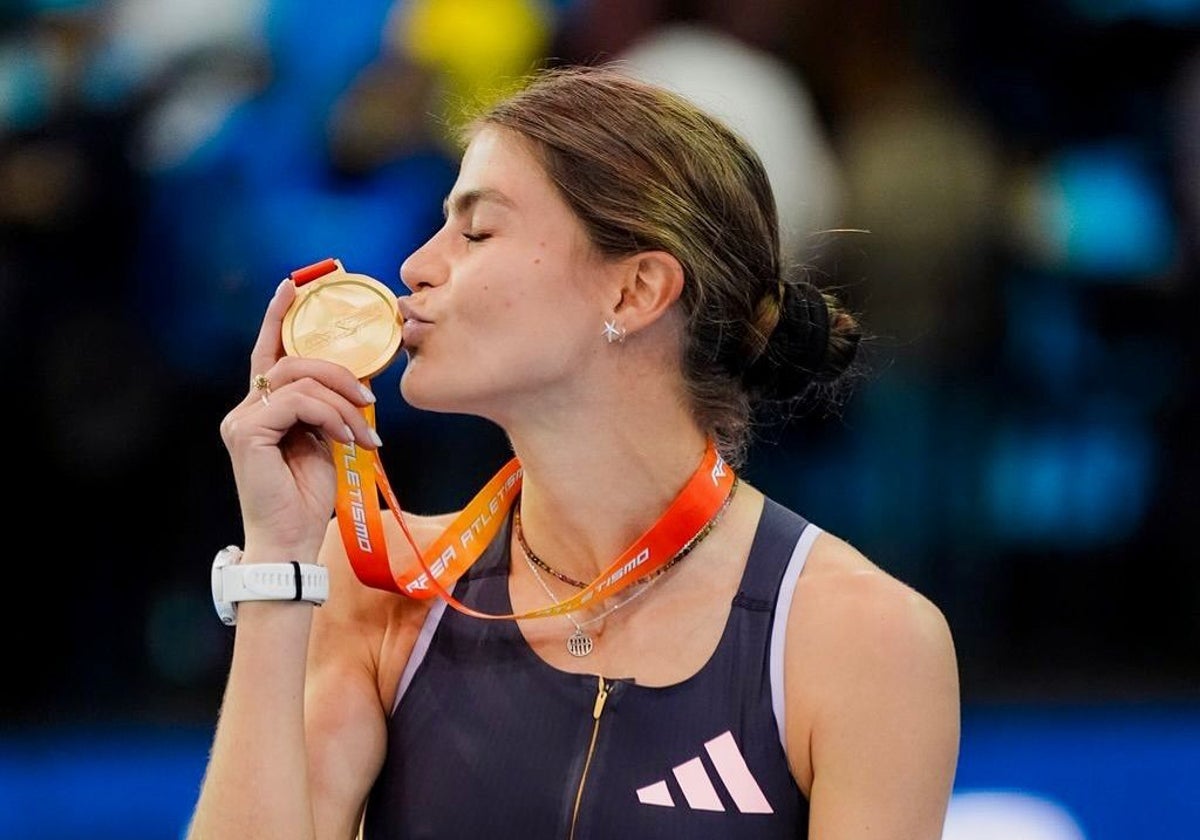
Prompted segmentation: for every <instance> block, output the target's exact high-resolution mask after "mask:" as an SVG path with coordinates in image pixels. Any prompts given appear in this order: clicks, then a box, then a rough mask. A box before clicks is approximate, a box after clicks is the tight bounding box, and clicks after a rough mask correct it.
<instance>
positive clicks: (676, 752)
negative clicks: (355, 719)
mask: <svg viewBox="0 0 1200 840" xmlns="http://www.w3.org/2000/svg"><path fill="white" fill-rule="evenodd" d="M509 527H510V526H508V525H506V526H504V527H503V528H502V530H501V532H500V533H499V534H498V535H497V537H496V539H494V540H493V542H492V544H491V545H490V546H489V547H488V549H487V550H486V551H485V552H484V554H483V555H482V556H481V557H480V559H479V560H478V561H477V562H476V563H475V565H474V566H473V567H472V568H471V569H470V570H469V571H468V573H467V574H466V575H465V576H464V577H463V578H462V579H460V580H459V581H458V583H457V585H456V586H455V589H454V596H455V597H456V598H458V599H459V600H460V601H462V602H463V603H465V604H467V605H469V606H472V607H474V608H475V609H479V610H486V611H488V612H491V613H508V612H511V611H512V605H511V602H510V600H509V593H508V571H509V561H510V557H509V551H508V546H509V545H510V540H509ZM818 533H819V529H818V528H817V527H816V526H813V525H810V524H809V523H807V522H806V521H805V520H804V519H802V518H801V517H800V516H798V515H797V514H795V513H793V512H792V511H790V510H788V509H786V508H784V507H783V506H782V505H779V504H778V503H776V502H773V501H772V500H770V499H767V500H766V503H765V506H764V508H763V513H762V516H761V519H760V520H759V523H758V527H757V530H756V532H755V536H754V540H753V543H752V545H751V548H750V555H749V558H748V560H747V563H746V568H745V571H744V572H743V575H742V581H741V584H740V587H739V590H738V592H737V594H736V596H735V597H734V599H733V606H732V609H731V610H730V613H729V618H728V620H727V622H726V625H725V630H724V632H723V634H722V636H721V639H720V642H719V643H718V645H717V648H716V650H715V651H714V653H713V654H712V656H711V657H710V659H709V660H708V662H707V663H705V664H704V665H703V666H702V667H701V669H700V670H699V671H698V672H697V673H696V674H694V675H693V676H691V677H690V678H688V679H686V680H684V681H683V682H680V683H677V684H675V685H671V686H666V687H660V688H652V687H647V686H640V685H636V684H635V683H633V682H632V681H629V680H613V679H608V680H606V681H605V682H606V685H607V686H608V691H609V693H608V696H607V698H606V700H605V702H604V704H603V707H602V709H601V712H600V716H599V718H594V717H593V711H594V709H595V707H596V701H597V693H598V690H599V677H597V676H595V675H587V674H571V673H566V672H564V671H559V670H558V669H556V668H554V667H552V666H551V665H549V664H548V663H546V662H545V661H544V660H542V659H541V658H539V657H538V656H537V654H536V653H534V651H533V650H532V649H531V648H530V647H529V645H528V644H527V643H526V641H525V638H524V636H522V635H521V632H520V629H519V628H518V627H517V625H516V623H515V622H512V621H500V620H491V621H482V620H479V619H474V618H471V617H469V616H465V615H463V614H461V613H459V612H457V611H456V610H452V609H446V604H445V602H444V601H440V600H439V601H438V602H437V603H436V604H435V605H434V606H433V608H432V609H431V611H430V613H429V616H428V617H427V619H426V621H425V625H424V627H423V628H422V630H421V632H420V634H419V636H418V639H417V642H416V644H415V646H414V649H413V652H412V655H411V657H410V660H409V663H408V666H407V667H406V669H405V671H404V673H403V675H402V676H401V678H400V683H399V688H398V692H397V699H396V705H395V707H394V708H393V711H392V715H391V718H390V721H389V723H388V746H387V756H386V759H385V762H384V766H383V769H382V771H381V772H380V775H379V777H378V778H377V779H376V781H375V784H374V786H373V788H372V790H371V793H370V796H369V798H368V800H367V808H366V814H365V822H364V826H363V829H364V831H363V837H364V840H401V838H403V839H404V840H415V838H439V839H440V840H466V839H467V838H475V837H498V838H515V839H519V840H566V839H567V838H569V837H571V836H572V834H571V827H572V824H574V826H575V828H574V835H573V836H574V838H575V840H615V838H631V840H650V838H687V840H710V839H711V840H728V838H731V837H736V838H739V840H759V839H760V838H762V840H766V838H772V839H773V838H788V839H789V840H796V838H803V837H805V836H807V833H808V830H807V826H808V802H807V801H806V800H805V798H804V796H803V794H802V793H801V791H800V789H799V788H798V787H797V785H796V783H795V780H794V779H793V778H792V775H791V772H790V771H789V769H788V764H787V758H786V755H785V753H784V748H783V743H782V737H781V735H780V733H781V732H783V731H784V728H783V712H784V709H783V640H784V635H785V634H784V625H785V624H786V621H787V611H788V607H789V606H790V604H791V599H792V593H793V591H794V588H795V584H796V579H797V578H798V577H799V574H800V571H801V570H802V568H803V566H804V561H805V559H806V557H807V555H808V551H809V548H810V547H811V545H812V543H813V541H814V540H815V539H816V537H817V535H818ZM546 620H552V619H546ZM564 623H565V622H564ZM670 632H671V629H670V628H669V627H664V628H663V633H664V634H670ZM589 757H590V758H589Z"/></svg>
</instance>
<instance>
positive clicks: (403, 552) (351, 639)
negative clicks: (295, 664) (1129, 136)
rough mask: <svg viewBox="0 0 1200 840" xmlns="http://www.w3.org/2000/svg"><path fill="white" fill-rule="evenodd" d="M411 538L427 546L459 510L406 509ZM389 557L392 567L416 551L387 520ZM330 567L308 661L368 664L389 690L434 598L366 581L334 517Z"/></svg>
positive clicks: (326, 554)
mask: <svg viewBox="0 0 1200 840" xmlns="http://www.w3.org/2000/svg"><path fill="white" fill-rule="evenodd" d="M403 516H404V523H405V527H406V528H407V529H408V532H409V534H411V535H412V538H413V542H415V543H416V544H417V546H418V547H420V548H422V549H424V548H425V547H426V546H428V545H429V544H430V543H431V542H433V541H434V540H435V539H437V537H438V536H440V535H441V534H442V532H443V531H444V530H445V529H446V527H447V526H448V525H449V524H450V522H451V521H453V519H454V517H455V516H456V513H448V514H443V515H438V516H417V515H414V514H409V513H405V514H403ZM384 532H385V537H386V547H387V550H388V560H389V564H390V566H391V568H392V570H393V571H395V570H397V569H401V568H404V567H405V566H406V565H407V564H409V563H411V562H413V560H414V553H413V549H412V546H411V544H410V543H409V541H408V538H407V537H406V536H405V535H404V533H403V531H402V529H401V528H400V525H399V524H398V523H397V522H396V521H395V520H394V518H393V517H391V516H390V515H389V516H388V517H386V518H385V519H384ZM321 562H322V563H323V564H324V565H325V566H326V568H328V570H329V599H328V601H327V602H326V603H325V604H324V605H323V606H322V607H321V609H320V610H318V611H317V613H316V617H315V619H314V623H313V637H312V645H311V648H310V661H311V662H312V665H314V666H316V667H326V668H328V667H329V666H330V665H331V664H334V663H338V662H340V663H342V665H343V666H345V665H346V664H350V665H351V667H356V668H361V669H365V670H366V671H367V672H369V673H370V674H372V675H373V676H374V678H375V680H376V683H377V686H378V688H379V690H380V692H381V694H385V695H386V693H387V692H388V690H389V688H390V687H391V686H392V685H393V684H394V680H395V678H398V675H399V673H400V671H402V670H403V667H404V664H405V663H406V662H407V660H408V654H409V652H410V651H411V648H412V643H413V642H414V641H415V639H416V636H417V634H418V633H419V632H420V628H421V625H422V623H423V622H424V620H425V615H426V613H427V612H428V611H429V607H430V604H431V601H430V600H417V599H413V598H408V597H405V596H403V595H400V594H398V593H396V592H390V591H387V590H384V589H380V588H377V587H374V586H369V585H367V584H365V583H363V582H362V581H361V580H360V579H359V577H358V573H357V572H356V571H355V569H354V565H353V563H352V562H351V560H350V557H349V555H348V554H347V552H346V548H345V545H344V544H343V542H342V536H341V532H340V530H339V529H338V525H337V521H336V520H331V521H330V523H329V528H328V530H327V531H326V535H325V543H324V545H323V547H322V549H321Z"/></svg>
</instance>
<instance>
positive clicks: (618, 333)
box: [601, 321, 625, 344]
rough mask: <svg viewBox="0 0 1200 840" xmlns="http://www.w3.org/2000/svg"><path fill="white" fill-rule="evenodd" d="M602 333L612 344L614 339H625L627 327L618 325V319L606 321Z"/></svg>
mask: <svg viewBox="0 0 1200 840" xmlns="http://www.w3.org/2000/svg"><path fill="white" fill-rule="evenodd" d="M601 335H603V336H604V338H605V339H607V341H608V343H609V344H612V343H613V342H614V341H616V342H622V341H624V340H625V328H624V327H618V326H617V322H616V321H605V322H604V332H603V333H601Z"/></svg>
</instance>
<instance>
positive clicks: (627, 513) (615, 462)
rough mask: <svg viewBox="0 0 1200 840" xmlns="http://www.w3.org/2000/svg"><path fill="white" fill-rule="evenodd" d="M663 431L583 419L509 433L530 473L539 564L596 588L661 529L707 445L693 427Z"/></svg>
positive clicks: (527, 507)
mask: <svg viewBox="0 0 1200 840" xmlns="http://www.w3.org/2000/svg"><path fill="white" fill-rule="evenodd" d="M676 420H677V421H678V420H679V418H676ZM658 425H659V423H658V422H651V423H650V424H649V426H646V425H637V424H626V423H612V422H597V421H596V420H594V419H589V418H583V419H582V421H581V422H580V423H577V424H575V425H570V424H561V425H559V424H556V425H555V427H554V428H553V429H549V428H547V427H546V426H545V425H539V427H538V429H537V430H536V432H535V433H534V432H531V433H529V434H524V435H523V434H521V433H520V432H519V431H518V432H512V431H510V439H511V441H512V443H513V448H514V451H515V453H516V455H517V457H518V458H519V459H520V461H521V466H522V468H523V470H524V477H523V479H522V490H521V500H520V505H521V520H522V526H523V530H524V533H525V539H526V541H527V542H528V543H529V545H530V547H531V548H532V549H533V550H534V552H536V553H537V555H538V556H539V557H541V558H542V559H543V560H545V561H546V562H547V563H549V564H550V565H552V566H554V568H555V569H557V570H558V571H560V572H562V573H563V574H566V575H569V576H571V577H574V578H577V579H578V580H581V581H590V580H592V579H593V578H595V577H596V576H597V575H598V574H599V573H600V571H601V570H603V569H604V568H606V567H607V566H608V565H609V564H611V563H612V562H613V560H615V559H616V558H617V557H618V556H619V555H620V554H621V552H622V551H624V550H625V549H626V548H628V547H629V545H630V544H631V543H632V542H633V541H634V540H635V539H637V538H638V537H639V536H640V535H641V534H642V533H644V532H645V531H646V529H648V528H649V527H651V526H652V525H653V524H654V523H655V522H657V521H658V519H659V518H660V517H661V516H662V515H663V513H664V512H665V511H666V509H667V508H668V507H669V505H670V504H671V502H672V500H674V498H675V497H676V496H677V495H678V494H679V491H680V490H681V489H682V488H683V486H684V485H685V484H686V483H687V481H688V479H689V478H690V477H691V476H692V473H693V472H695V470H696V468H697V467H698V466H699V464H700V461H701V459H702V458H703V456H704V451H705V447H706V445H707V440H706V439H705V436H704V434H703V432H701V431H700V429H699V428H697V427H696V426H695V424H694V423H692V422H691V421H690V419H686V420H684V421H682V422H674V423H667V424H665V425H664V427H663V428H661V429H655V428H653V427H655V426H658Z"/></svg>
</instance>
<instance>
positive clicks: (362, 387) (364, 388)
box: [358, 383, 375, 403]
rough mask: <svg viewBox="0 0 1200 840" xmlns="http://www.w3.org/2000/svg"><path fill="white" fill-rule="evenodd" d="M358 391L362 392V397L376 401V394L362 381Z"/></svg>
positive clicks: (371, 401)
mask: <svg viewBox="0 0 1200 840" xmlns="http://www.w3.org/2000/svg"><path fill="white" fill-rule="evenodd" d="M358 393H360V394H362V398H363V399H364V400H366V401H367V402H368V403H373V402H375V394H374V393H373V392H372V391H371V389H370V388H368V387H367V386H366V385H363V384H361V383H360V384H359V386H358Z"/></svg>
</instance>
